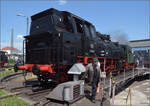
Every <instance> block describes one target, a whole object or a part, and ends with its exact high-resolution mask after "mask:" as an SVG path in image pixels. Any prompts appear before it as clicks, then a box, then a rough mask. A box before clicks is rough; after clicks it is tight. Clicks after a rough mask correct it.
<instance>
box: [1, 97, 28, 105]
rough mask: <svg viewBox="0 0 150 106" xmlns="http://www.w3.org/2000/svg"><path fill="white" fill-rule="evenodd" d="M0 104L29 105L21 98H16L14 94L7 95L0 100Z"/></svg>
mask: <svg viewBox="0 0 150 106" xmlns="http://www.w3.org/2000/svg"><path fill="white" fill-rule="evenodd" d="M0 106H29V104H27V103H25V102H24V101H23V100H21V99H19V98H17V97H16V96H13V97H8V98H5V99H1V100H0Z"/></svg>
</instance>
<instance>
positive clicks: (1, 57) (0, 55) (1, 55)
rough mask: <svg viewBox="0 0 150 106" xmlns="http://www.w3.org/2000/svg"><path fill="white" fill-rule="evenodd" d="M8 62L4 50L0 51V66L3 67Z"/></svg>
mask: <svg viewBox="0 0 150 106" xmlns="http://www.w3.org/2000/svg"><path fill="white" fill-rule="evenodd" d="M7 63H8V57H7V56H6V52H4V51H0V67H4V66H5V65H6V64H7Z"/></svg>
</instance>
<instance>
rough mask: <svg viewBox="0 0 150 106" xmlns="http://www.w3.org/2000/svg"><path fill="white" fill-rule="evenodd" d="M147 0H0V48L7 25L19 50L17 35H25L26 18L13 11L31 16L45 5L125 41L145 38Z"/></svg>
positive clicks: (6, 39) (5, 42) (6, 37)
mask: <svg viewBox="0 0 150 106" xmlns="http://www.w3.org/2000/svg"><path fill="white" fill-rule="evenodd" d="M149 5H150V2H149V1H148V0H141V1H140V0H137V1H136V0H132V1H130V0H126V1H125V0H124V1H121V0H120V1H119V0H118V1H111V0H106V1H104V0H100V1H98V0H94V1H90V0H81V1H79V0H77V1H75V0H58V1H56V0H45V1H42V0H37V1H36V0H31V1H29V0H27V1H26V0H23V1H10V0H8V1H7V0H6V1H5V0H2V1H1V36H2V37H1V41H2V47H4V46H6V45H8V46H9V45H10V35H11V32H10V31H11V28H13V29H14V46H15V47H17V48H19V49H21V46H22V44H21V42H22V39H18V38H17V36H18V35H26V19H25V18H24V17H19V16H17V14H19V13H22V14H25V15H26V16H29V17H30V16H32V15H33V14H36V13H38V12H41V11H43V10H46V9H49V8H56V9H58V10H62V11H64V10H65V11H69V12H72V13H73V14H75V15H77V16H80V17H82V18H83V19H85V20H87V21H90V22H91V23H93V25H95V27H96V30H97V31H99V32H101V33H106V34H110V35H111V38H112V39H115V37H116V36H115V35H116V34H120V35H123V36H124V37H125V39H128V40H138V39H148V38H149V37H150V35H149V33H150V32H149V19H150V18H149V13H150V11H149V9H150V8H149Z"/></svg>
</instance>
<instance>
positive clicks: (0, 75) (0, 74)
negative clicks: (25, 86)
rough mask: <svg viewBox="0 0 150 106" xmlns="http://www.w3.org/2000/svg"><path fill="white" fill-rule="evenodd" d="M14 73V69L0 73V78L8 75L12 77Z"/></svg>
mask: <svg viewBox="0 0 150 106" xmlns="http://www.w3.org/2000/svg"><path fill="white" fill-rule="evenodd" d="M12 73H14V69H12V70H5V71H4V72H1V73H0V78H1V77H4V76H7V75H10V74H12Z"/></svg>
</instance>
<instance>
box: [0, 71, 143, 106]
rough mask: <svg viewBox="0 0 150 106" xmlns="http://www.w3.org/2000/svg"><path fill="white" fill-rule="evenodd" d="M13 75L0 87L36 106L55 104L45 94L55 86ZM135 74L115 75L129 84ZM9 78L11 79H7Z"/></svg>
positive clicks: (119, 80) (107, 86) (117, 78)
mask: <svg viewBox="0 0 150 106" xmlns="http://www.w3.org/2000/svg"><path fill="white" fill-rule="evenodd" d="M141 73H142V71H140V72H138V71H136V70H135V71H134V76H136V75H139V74H141ZM11 76H13V75H10V76H6V77H5V78H6V79H4V80H2V82H3V83H6V84H4V85H2V86H1V85H0V86H1V88H0V89H5V90H8V91H9V92H11V93H12V95H13V94H14V95H15V94H16V93H17V96H19V97H22V98H28V99H30V100H32V101H34V105H35V106H53V105H54V104H55V103H53V102H51V101H49V100H47V99H46V98H45V96H46V95H48V94H49V93H50V92H51V91H52V90H53V88H54V87H55V86H53V87H50V88H44V87H43V88H42V87H41V85H40V84H39V82H38V81H37V79H30V80H27V82H26V83H23V82H19V83H17V82H14V81H11V80H12V79H11V78H9V77H11ZM14 76H15V75H14ZM134 76H133V71H132V70H130V71H127V72H126V73H125V78H124V73H123V72H122V73H121V74H120V75H119V76H115V80H116V83H120V82H121V81H122V82H124V80H125V82H126V83H127V84H128V83H129V82H130V80H129V82H128V80H127V79H128V77H130V78H132V77H134ZM22 77H23V76H22ZM7 78H8V79H10V80H7ZM130 78H129V79H130ZM0 84H1V83H0ZM124 84H125V83H124ZM52 85H54V84H52V83H51V84H50V85H49V86H52ZM105 85H106V86H105V88H106V89H107V88H109V78H107V79H106V84H105ZM122 86H124V85H122ZM124 87H125V86H124ZM122 88H123V87H122ZM122 88H121V89H122ZM12 95H11V96H12ZM54 106H55V105H54Z"/></svg>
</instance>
